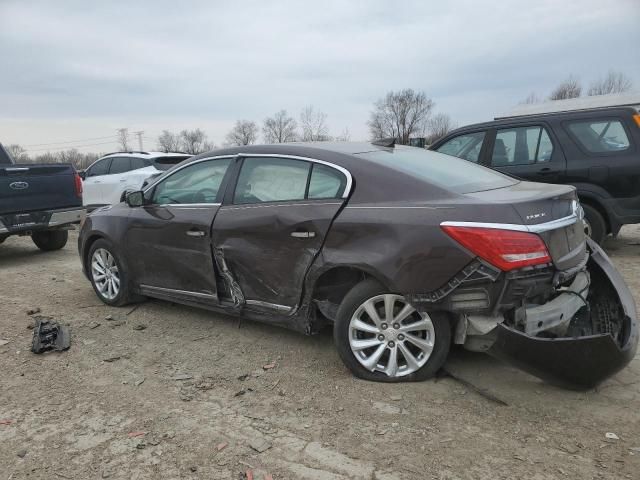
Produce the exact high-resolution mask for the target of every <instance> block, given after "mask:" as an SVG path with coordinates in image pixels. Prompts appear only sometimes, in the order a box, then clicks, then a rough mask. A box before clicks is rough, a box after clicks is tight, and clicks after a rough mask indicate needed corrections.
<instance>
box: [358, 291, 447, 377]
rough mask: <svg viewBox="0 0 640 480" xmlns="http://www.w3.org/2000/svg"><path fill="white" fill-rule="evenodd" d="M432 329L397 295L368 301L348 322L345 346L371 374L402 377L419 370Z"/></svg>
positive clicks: (425, 358) (423, 315)
mask: <svg viewBox="0 0 640 480" xmlns="http://www.w3.org/2000/svg"><path fill="white" fill-rule="evenodd" d="M434 344H435V329H434V326H433V322H432V321H431V318H430V317H429V315H428V314H427V313H425V312H418V311H417V310H416V309H415V308H413V307H412V306H411V305H410V304H409V303H408V302H407V301H406V300H405V299H404V297H402V296H401V295H395V294H384V295H377V296H375V297H372V298H369V299H368V300H366V301H365V302H363V303H362V304H361V305H360V306H359V307H358V308H357V309H356V311H355V313H354V314H353V316H352V317H351V321H350V322H349V345H350V347H351V351H352V352H353V354H354V355H355V357H356V358H357V359H358V361H359V362H360V364H361V365H362V366H363V367H365V368H366V369H367V370H370V371H372V372H375V371H377V372H381V373H384V374H386V375H388V376H390V377H402V376H405V375H409V374H411V373H413V372H415V371H417V370H419V369H420V368H422V367H423V366H424V365H425V364H426V363H427V361H428V360H429V357H430V356H431V352H432V351H433V348H434Z"/></svg>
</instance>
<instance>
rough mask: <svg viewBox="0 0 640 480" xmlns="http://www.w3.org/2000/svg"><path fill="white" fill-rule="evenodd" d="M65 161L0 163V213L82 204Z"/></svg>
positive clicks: (70, 167)
mask: <svg viewBox="0 0 640 480" xmlns="http://www.w3.org/2000/svg"><path fill="white" fill-rule="evenodd" d="M75 173H76V172H75V169H74V168H73V166H72V165H69V164H43V165H33V164H18V165H0V215H4V214H10V213H28V212H35V211H41V210H56V209H60V208H68V207H80V206H82V198H79V197H78V195H77V194H76V185H75Z"/></svg>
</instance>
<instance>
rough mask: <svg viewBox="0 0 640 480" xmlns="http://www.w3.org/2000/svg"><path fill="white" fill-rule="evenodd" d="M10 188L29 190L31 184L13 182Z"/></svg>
mask: <svg viewBox="0 0 640 480" xmlns="http://www.w3.org/2000/svg"><path fill="white" fill-rule="evenodd" d="M9 188H13V189H14V190H24V189H25V188H29V184H28V183H27V182H12V183H10V184H9Z"/></svg>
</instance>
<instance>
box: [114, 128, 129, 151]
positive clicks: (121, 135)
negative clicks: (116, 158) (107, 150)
mask: <svg viewBox="0 0 640 480" xmlns="http://www.w3.org/2000/svg"><path fill="white" fill-rule="evenodd" d="M117 132H118V133H117V134H116V141H117V142H118V148H120V151H121V152H128V151H129V129H128V128H119V129H118V130H117Z"/></svg>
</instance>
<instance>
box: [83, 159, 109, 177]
mask: <svg viewBox="0 0 640 480" xmlns="http://www.w3.org/2000/svg"><path fill="white" fill-rule="evenodd" d="M110 165H111V158H105V159H103V160H98V161H97V162H96V163H94V164H93V165H92V166H91V167H90V168H89V170H87V177H97V176H98V175H106V174H107V172H109V166H110Z"/></svg>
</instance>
